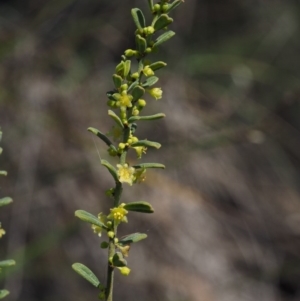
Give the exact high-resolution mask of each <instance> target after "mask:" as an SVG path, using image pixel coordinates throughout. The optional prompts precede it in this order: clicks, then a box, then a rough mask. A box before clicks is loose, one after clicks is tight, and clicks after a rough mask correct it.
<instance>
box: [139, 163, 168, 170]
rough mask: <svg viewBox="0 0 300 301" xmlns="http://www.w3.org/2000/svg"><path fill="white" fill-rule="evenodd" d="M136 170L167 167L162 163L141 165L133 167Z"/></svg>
mask: <svg viewBox="0 0 300 301" xmlns="http://www.w3.org/2000/svg"><path fill="white" fill-rule="evenodd" d="M133 167H134V168H145V169H147V168H162V169H165V168H166V167H165V166H164V165H163V164H160V163H141V164H137V165H134V166H133Z"/></svg>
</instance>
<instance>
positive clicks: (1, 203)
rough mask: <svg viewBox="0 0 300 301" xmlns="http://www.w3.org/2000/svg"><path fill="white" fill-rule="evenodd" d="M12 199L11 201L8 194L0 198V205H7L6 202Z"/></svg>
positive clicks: (10, 201) (8, 202)
mask: <svg viewBox="0 0 300 301" xmlns="http://www.w3.org/2000/svg"><path fill="white" fill-rule="evenodd" d="M12 201H13V200H12V198H10V197H8V196H7V197H5V198H2V199H0V207H1V206H6V205H8V204H10V203H12Z"/></svg>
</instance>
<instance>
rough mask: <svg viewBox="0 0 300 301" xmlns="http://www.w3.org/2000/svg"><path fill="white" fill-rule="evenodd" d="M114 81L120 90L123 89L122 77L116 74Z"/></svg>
mask: <svg viewBox="0 0 300 301" xmlns="http://www.w3.org/2000/svg"><path fill="white" fill-rule="evenodd" d="M113 81H114V84H115V87H116V88H117V89H118V88H120V87H121V85H122V81H123V79H122V77H121V76H120V75H118V74H114V75H113Z"/></svg>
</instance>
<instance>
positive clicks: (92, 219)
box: [75, 210, 107, 229]
mask: <svg viewBox="0 0 300 301" xmlns="http://www.w3.org/2000/svg"><path fill="white" fill-rule="evenodd" d="M75 216H76V217H78V218H79V219H81V220H82V221H84V222H87V223H90V224H92V225H96V226H98V227H101V228H103V229H107V227H106V226H105V225H104V224H103V223H101V222H100V221H99V219H98V218H97V217H96V216H94V215H93V214H91V213H89V212H87V211H84V210H76V211H75Z"/></svg>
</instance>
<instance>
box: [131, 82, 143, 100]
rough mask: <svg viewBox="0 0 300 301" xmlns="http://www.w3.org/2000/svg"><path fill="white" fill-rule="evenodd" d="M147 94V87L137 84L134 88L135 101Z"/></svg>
mask: <svg viewBox="0 0 300 301" xmlns="http://www.w3.org/2000/svg"><path fill="white" fill-rule="evenodd" d="M144 94H145V89H144V88H142V87H141V86H135V87H134V88H133V90H132V96H133V101H136V100H138V99H140V98H141V97H142V96H143V95H144Z"/></svg>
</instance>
